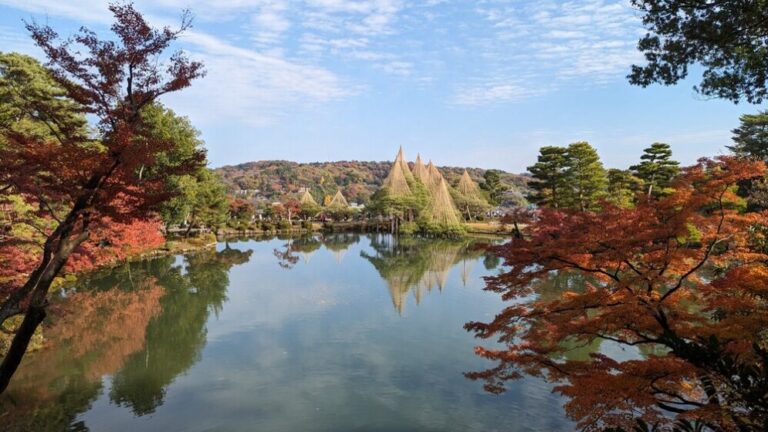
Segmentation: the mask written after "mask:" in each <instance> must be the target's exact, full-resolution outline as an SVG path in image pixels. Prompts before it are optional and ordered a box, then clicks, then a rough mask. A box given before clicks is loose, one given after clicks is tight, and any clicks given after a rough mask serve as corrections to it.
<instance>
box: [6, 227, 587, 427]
mask: <svg viewBox="0 0 768 432" xmlns="http://www.w3.org/2000/svg"><path fill="white" fill-rule="evenodd" d="M471 243H472V242H470V241H444V240H443V241H438V240H417V239H400V240H399V241H397V240H395V239H393V238H391V237H388V236H359V235H351V234H346V235H345V234H342V235H332V236H326V237H314V238H307V239H301V240H286V239H283V240H281V239H271V240H261V241H255V240H250V241H241V242H230V243H229V244H220V245H219V246H218V247H217V250H216V251H208V252H201V253H197V254H192V255H187V256H178V257H166V258H160V259H155V260H151V261H146V262H142V263H134V264H131V265H130V266H128V265H126V266H123V267H121V268H118V269H113V270H110V271H106V272H101V273H98V274H95V275H93V276H92V277H90V278H89V279H88V280H82V281H80V282H79V283H78V285H77V286H76V287H73V288H71V289H67V290H65V291H64V292H62V294H61V296H60V298H58V299H57V300H56V301H55V305H54V307H53V308H52V313H51V319H50V320H49V321H50V322H49V323H48V324H47V326H46V328H45V335H46V338H47V340H48V344H47V347H46V349H44V350H42V351H39V352H36V353H34V354H31V355H28V356H27V357H26V358H25V361H24V363H23V364H22V367H21V368H20V370H19V372H18V374H17V376H16V377H15V378H14V382H13V383H12V386H11V388H10V389H9V390H8V392H7V393H6V395H4V396H2V398H0V404H1V405H0V412H2V414H1V415H0V429H3V430H5V429H9V430H24V431H34V430H45V431H59V430H77V431H85V430H90V431H140V430H141V431H144V430H146V431H164V432H169V431H529V430H536V431H559V430H571V429H572V427H573V426H572V423H570V422H569V421H568V420H566V419H565V416H564V412H563V409H562V407H561V405H562V400H561V399H560V398H559V397H558V396H556V395H553V394H552V393H551V392H550V387H549V386H548V385H547V384H545V383H543V382H541V381H538V380H534V379H525V380H522V381H519V382H515V383H513V384H511V385H510V389H509V391H508V392H507V393H506V394H503V395H501V396H495V395H490V394H487V393H485V392H484V391H483V390H482V386H481V384H480V383H477V382H472V381H469V380H467V379H466V378H464V377H463V376H462V372H465V371H471V370H478V369H482V368H483V367H485V366H488V364H487V363H485V362H484V361H483V360H481V359H479V358H476V357H475V356H474V354H473V351H472V349H473V346H474V345H475V344H477V341H476V340H475V339H474V338H473V337H472V336H471V335H470V334H468V333H467V332H466V331H464V330H463V328H462V326H463V324H464V323H465V322H467V321H471V320H487V319H489V318H490V317H491V316H492V315H493V314H494V313H495V312H498V311H499V310H500V308H501V307H502V304H501V302H500V301H499V299H498V297H497V296H496V295H494V294H492V293H487V292H484V291H482V287H483V281H482V279H481V278H482V276H484V275H488V274H492V273H494V272H496V271H498V270H497V269H495V266H496V265H497V262H496V260H495V259H494V258H492V257H485V256H483V254H482V252H479V251H477V250H475V249H473V248H472V244H471ZM593 348H594V347H593ZM575 355H578V354H575ZM584 355H586V354H584Z"/></svg>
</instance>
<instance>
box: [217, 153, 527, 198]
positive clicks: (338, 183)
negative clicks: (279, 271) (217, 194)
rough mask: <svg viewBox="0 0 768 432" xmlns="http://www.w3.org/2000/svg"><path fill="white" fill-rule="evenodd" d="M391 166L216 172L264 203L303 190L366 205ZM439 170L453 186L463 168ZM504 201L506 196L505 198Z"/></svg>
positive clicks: (263, 166)
mask: <svg viewBox="0 0 768 432" xmlns="http://www.w3.org/2000/svg"><path fill="white" fill-rule="evenodd" d="M391 164H392V163H391V162H362V161H340V162H315V163H296V162H288V161H260V162H249V163H244V164H240V165H235V166H225V167H221V168H217V169H216V171H217V172H218V173H219V174H220V175H221V178H222V180H223V181H224V183H225V184H226V185H227V189H228V191H229V192H230V193H232V194H237V195H238V196H241V195H242V196H244V197H248V198H256V199H257V200H261V201H263V202H264V203H265V204H269V203H271V202H274V201H280V200H281V199H282V198H283V197H284V196H287V195H294V196H299V195H300V191H301V190H302V188H309V189H310V193H311V194H312V195H313V196H314V197H316V198H318V199H319V198H321V197H324V196H328V195H329V196H331V197H332V196H333V195H334V194H335V193H336V191H337V190H341V193H343V194H344V196H345V197H346V198H347V200H348V201H350V202H358V203H362V204H365V205H368V204H370V202H371V199H372V197H373V194H374V193H375V192H376V191H377V190H378V189H380V187H381V185H382V184H383V182H384V179H385V178H386V177H387V174H388V172H389V169H390V166H391ZM440 171H441V173H442V174H443V176H444V177H445V180H446V181H447V182H448V183H449V184H451V185H454V184H457V183H458V181H459V179H460V178H461V175H462V173H463V172H464V168H457V167H441V168H440ZM467 171H468V172H469V175H470V176H471V177H472V180H474V181H475V182H477V183H482V182H483V174H484V173H485V171H486V170H483V169H480V168H468V169H467ZM499 176H500V178H501V182H502V183H504V184H505V185H508V186H509V187H510V189H511V190H510V192H517V193H522V194H525V193H526V192H527V186H526V184H527V182H528V178H527V177H526V176H522V175H516V174H510V173H507V172H502V171H499ZM504 199H505V200H506V199H507V197H506V196H504ZM319 202H320V201H318V203H319Z"/></svg>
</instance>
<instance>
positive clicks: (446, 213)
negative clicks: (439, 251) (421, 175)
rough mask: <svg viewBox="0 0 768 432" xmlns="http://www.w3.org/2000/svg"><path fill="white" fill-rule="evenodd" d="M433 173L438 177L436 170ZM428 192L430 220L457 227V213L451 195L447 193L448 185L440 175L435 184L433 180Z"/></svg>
mask: <svg viewBox="0 0 768 432" xmlns="http://www.w3.org/2000/svg"><path fill="white" fill-rule="evenodd" d="M435 171H436V172H437V174H438V175H439V174H440V172H439V171H437V169H435ZM430 176H431V175H430ZM429 192H430V195H431V196H432V202H431V206H430V207H431V211H432V220H433V221H434V222H437V223H441V224H445V225H458V224H459V223H460V222H459V216H458V211H457V210H456V205H455V204H454V203H453V198H451V194H450V192H448V185H447V184H446V183H445V179H444V178H443V176H442V175H440V177H439V178H438V180H437V182H435V181H434V179H433V181H432V184H431V185H430V190H429Z"/></svg>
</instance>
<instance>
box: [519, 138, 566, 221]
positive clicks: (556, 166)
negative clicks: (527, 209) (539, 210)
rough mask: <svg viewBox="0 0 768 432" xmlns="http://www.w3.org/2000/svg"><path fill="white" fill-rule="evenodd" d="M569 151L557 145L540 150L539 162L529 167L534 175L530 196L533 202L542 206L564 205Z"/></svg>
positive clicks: (555, 206) (557, 206)
mask: <svg viewBox="0 0 768 432" xmlns="http://www.w3.org/2000/svg"><path fill="white" fill-rule="evenodd" d="M567 153H568V151H567V150H566V149H565V148H564V147H555V146H547V147H542V148H541V149H540V150H539V158H538V160H537V162H536V163H535V164H533V165H532V166H529V167H528V171H529V172H530V173H531V175H532V176H533V181H532V182H531V183H530V187H531V188H532V189H533V191H534V192H533V194H532V195H531V196H530V197H528V199H529V200H531V202H533V203H535V204H537V205H540V206H548V207H554V208H559V207H562V205H563V189H564V188H565V169H566V166H567V157H566V154H567Z"/></svg>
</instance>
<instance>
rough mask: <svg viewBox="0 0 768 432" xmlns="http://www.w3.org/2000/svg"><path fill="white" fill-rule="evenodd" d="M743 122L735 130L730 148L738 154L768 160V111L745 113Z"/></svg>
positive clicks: (740, 118) (742, 118) (741, 118)
mask: <svg viewBox="0 0 768 432" xmlns="http://www.w3.org/2000/svg"><path fill="white" fill-rule="evenodd" d="M739 121H740V122H741V124H740V125H739V127H737V128H736V129H734V130H733V142H734V143H735V144H734V145H732V146H728V148H729V149H730V150H731V151H732V152H734V153H735V154H736V155H737V156H742V157H754V158H758V159H761V160H764V161H765V160H768V111H760V112H758V113H757V114H744V115H742V116H741V117H739Z"/></svg>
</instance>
